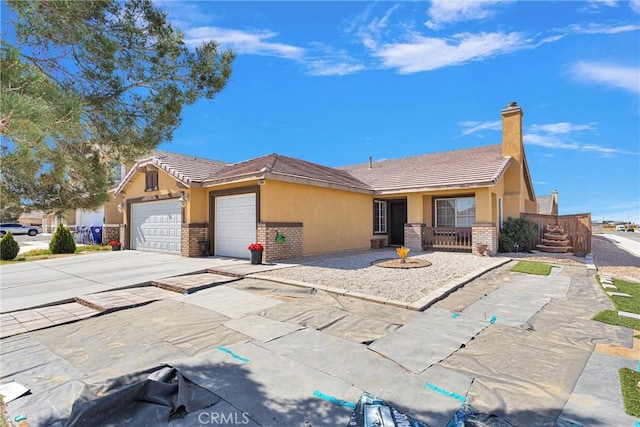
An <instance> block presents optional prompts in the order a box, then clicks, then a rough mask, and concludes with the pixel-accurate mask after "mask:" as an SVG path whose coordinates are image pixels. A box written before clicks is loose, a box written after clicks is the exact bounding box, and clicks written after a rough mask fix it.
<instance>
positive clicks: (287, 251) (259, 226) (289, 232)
mask: <svg viewBox="0 0 640 427" xmlns="http://www.w3.org/2000/svg"><path fill="white" fill-rule="evenodd" d="M115 200H117V201H119V205H120V207H121V209H122V211H123V213H122V221H121V222H122V224H123V225H122V227H120V230H119V231H120V240H121V241H122V242H123V244H124V245H125V247H126V248H128V249H136V250H149V251H158V252H169V253H176V254H182V255H183V256H200V255H203V254H205V253H208V254H211V255H218V256H228V257H236V258H248V257H249V251H248V250H247V246H248V245H249V244H250V243H252V242H260V243H262V244H263V245H264V246H265V254H264V256H265V259H266V261H267V262H270V261H273V260H278V259H287V258H292V257H297V256H302V255H311V254H317V253H324V252H333V251H341V250H350V249H363V248H369V247H371V246H372V245H373V243H374V241H377V240H382V243H383V244H384V245H405V246H407V247H409V248H411V249H414V250H421V249H422V248H423V247H429V248H436V249H437V248H447V249H463V250H471V251H475V245H476V244H480V243H483V244H486V245H488V248H489V250H490V251H493V252H496V251H497V247H498V232H499V228H500V224H501V223H502V221H503V219H504V218H507V217H518V216H520V213H521V212H528V213H536V212H537V210H538V204H537V201H536V197H535V194H534V190H533V185H532V181H531V176H530V173H529V168H528V166H527V160H526V156H525V152H524V146H523V143H522V110H521V108H520V107H519V106H518V105H517V104H516V103H510V104H509V105H508V107H507V108H506V109H504V110H502V144H498V145H490V146H484V147H478V148H471V149H466V150H457V151H449V152H444V153H437V154H429V155H423V156H416V157H407V158H400V159H393V160H385V161H376V162H373V161H371V160H370V161H369V162H368V163H364V164H362V165H356V166H348V167H343V168H330V167H326V166H321V165H318V164H315V163H311V162H307V161H304V160H300V159H295V158H291V157H287V156H281V155H277V154H269V155H266V156H263V157H259V158H256V159H251V160H247V161H245V162H241V163H236V164H227V163H224V162H219V161H214V160H207V159H202V158H196V157H191V156H184V155H179V154H173V153H158V154H156V155H154V156H150V157H149V158H148V159H143V160H140V161H139V162H137V163H136V165H135V166H134V167H133V168H132V169H131V170H130V171H129V173H128V174H127V175H126V177H125V178H124V179H123V181H122V183H121V184H120V185H119V186H118V187H117V188H116V190H115ZM110 232H113V233H115V232H116V230H115V229H114V230H111V231H110Z"/></svg>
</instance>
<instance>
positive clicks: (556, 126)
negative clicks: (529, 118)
mask: <svg viewBox="0 0 640 427" xmlns="http://www.w3.org/2000/svg"><path fill="white" fill-rule="evenodd" d="M596 129H597V126H596V124H595V123H589V124H585V125H578V124H574V123H568V122H559V123H550V124H546V125H531V126H529V131H530V132H546V133H553V134H556V135H557V134H568V133H573V132H581V131H585V130H590V131H594V130H596Z"/></svg>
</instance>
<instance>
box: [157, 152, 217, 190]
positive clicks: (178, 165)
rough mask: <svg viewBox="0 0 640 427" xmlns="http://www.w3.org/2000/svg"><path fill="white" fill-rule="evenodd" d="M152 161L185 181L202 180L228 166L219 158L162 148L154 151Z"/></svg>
mask: <svg viewBox="0 0 640 427" xmlns="http://www.w3.org/2000/svg"><path fill="white" fill-rule="evenodd" d="M151 161H152V163H153V164H155V165H156V166H158V167H159V168H160V169H162V170H164V171H165V172H167V173H169V174H170V175H172V176H174V177H176V178H178V179H180V180H182V181H184V182H185V183H189V182H202V181H204V180H206V179H207V178H209V177H211V176H213V175H215V174H216V173H217V172H219V171H220V170H222V169H224V168H225V167H226V166H227V163H224V162H220V161H218V160H209V159H204V158H202V157H195V156H189V155H184V154H176V153H170V152H168V151H160V150H156V151H154V153H153V157H152V158H151Z"/></svg>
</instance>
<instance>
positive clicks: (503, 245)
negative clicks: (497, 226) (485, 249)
mask: <svg viewBox="0 0 640 427" xmlns="http://www.w3.org/2000/svg"><path fill="white" fill-rule="evenodd" d="M537 240H538V226H537V225H536V224H535V223H534V222H531V221H530V220H528V219H526V218H507V220H506V221H505V222H504V226H503V227H502V230H500V237H499V238H498V244H499V247H500V252H513V245H514V244H516V243H517V244H518V245H519V249H518V250H519V251H521V252H531V250H532V249H533V248H534V247H535V244H536V241H537Z"/></svg>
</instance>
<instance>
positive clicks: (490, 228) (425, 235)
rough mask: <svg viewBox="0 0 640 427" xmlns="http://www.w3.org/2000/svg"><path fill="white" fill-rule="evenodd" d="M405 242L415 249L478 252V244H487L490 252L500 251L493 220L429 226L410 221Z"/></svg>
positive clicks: (407, 225)
mask: <svg viewBox="0 0 640 427" xmlns="http://www.w3.org/2000/svg"><path fill="white" fill-rule="evenodd" d="M404 231H405V235H404V244H405V246H406V247H408V248H410V249H414V250H442V251H459V252H471V253H474V254H475V253H477V249H476V246H477V245H479V244H484V245H487V249H488V251H489V254H495V253H496V252H497V251H498V232H497V228H496V225H495V224H494V223H491V222H477V223H475V224H473V226H472V227H427V225H426V224H422V223H409V224H405V227H404Z"/></svg>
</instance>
